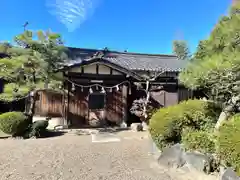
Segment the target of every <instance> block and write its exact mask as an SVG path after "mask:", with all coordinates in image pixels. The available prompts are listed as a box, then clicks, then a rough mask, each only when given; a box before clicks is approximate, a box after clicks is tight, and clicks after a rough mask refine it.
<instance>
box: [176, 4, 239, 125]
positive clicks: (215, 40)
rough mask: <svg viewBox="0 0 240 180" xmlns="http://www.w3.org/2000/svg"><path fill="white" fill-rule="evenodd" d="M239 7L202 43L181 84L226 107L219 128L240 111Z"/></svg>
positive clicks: (220, 118)
mask: <svg viewBox="0 0 240 180" xmlns="http://www.w3.org/2000/svg"><path fill="white" fill-rule="evenodd" d="M239 10H240V3H236V4H234V5H233V6H232V7H231V10H230V12H229V15H228V16H223V17H221V19H220V20H219V22H218V24H217V25H216V26H215V28H214V29H213V31H212V32H211V35H210V37H209V38H208V39H206V40H203V41H201V42H200V43H199V46H198V49H197V52H196V53H195V54H194V57H193V60H192V62H191V63H189V65H188V67H187V68H186V69H185V70H184V71H183V72H182V73H181V74H180V80H181V82H182V83H183V84H184V85H185V86H187V87H188V88H191V89H203V90H204V92H205V93H206V95H207V96H208V97H209V99H211V100H214V101H218V102H219V103H221V104H222V105H223V112H222V113H221V115H220V117H219V120H218V123H217V125H216V128H217V129H218V128H219V126H220V125H221V122H222V121H224V120H226V119H227V118H228V116H229V115H230V114H232V113H235V112H236V111H238V110H239V100H240V94H239V90H240V74H239V72H240V66H239V64H240V26H239V24H240V13H239V12H240V11H239Z"/></svg>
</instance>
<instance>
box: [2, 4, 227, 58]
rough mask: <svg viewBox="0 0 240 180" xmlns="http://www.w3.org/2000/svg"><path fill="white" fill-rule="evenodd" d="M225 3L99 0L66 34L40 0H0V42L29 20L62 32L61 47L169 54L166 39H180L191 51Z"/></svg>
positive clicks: (223, 10) (32, 25)
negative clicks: (187, 44) (92, 10)
mask: <svg viewBox="0 0 240 180" xmlns="http://www.w3.org/2000/svg"><path fill="white" fill-rule="evenodd" d="M50 1H51V2H52V3H54V2H55V1H56V0H48V2H50ZM58 1H59V0H58ZM62 1H64V0H62ZM65 1H66V0H65ZM68 1H71V0H68ZM79 1H80V0H79ZM82 1H88V0H82ZM93 1H94V2H95V1H96V0H93ZM230 2H231V0H172V1H170V0H101V2H100V3H98V6H97V8H95V11H94V13H93V14H92V16H89V17H88V18H86V20H85V21H84V22H83V23H82V24H80V26H79V27H78V28H77V29H75V31H73V32H69V30H68V29H67V28H66V26H64V24H62V23H60V22H59V21H58V20H57V18H56V17H55V16H53V15H52V14H50V13H49V8H47V6H46V0H23V1H22V0H1V16H0V21H1V27H0V41H3V40H8V41H10V40H12V37H13V36H14V35H16V34H18V33H21V32H22V31H23V28H22V24H24V22H25V21H29V23H30V25H29V27H28V28H29V29H31V30H37V29H43V30H46V29H49V28H50V29H51V30H53V31H55V32H59V33H61V34H62V36H63V38H64V40H65V42H66V45H69V46H74V47H85V48H97V49H101V48H104V47H108V48H109V49H112V50H119V51H123V50H125V49H127V50H128V51H131V52H145V53H167V54H169V53H172V41H173V40H174V39H177V38H184V39H185V40H187V41H188V43H189V45H190V47H191V49H192V50H194V49H195V47H196V46H197V44H198V41H199V40H201V39H204V38H206V37H207V36H208V35H209V34H210V32H211V30H212V28H213V27H214V24H216V22H217V21H218V19H219V17H220V16H221V15H223V14H226V13H227V10H228V7H229V5H230Z"/></svg>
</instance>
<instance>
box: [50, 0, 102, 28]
mask: <svg viewBox="0 0 240 180" xmlns="http://www.w3.org/2000/svg"><path fill="white" fill-rule="evenodd" d="M98 4H99V0H47V7H48V8H49V12H50V13H51V14H52V15H54V16H55V17H56V18H57V19H58V21H59V22H61V23H62V24H64V25H65V26H66V28H67V29H68V30H69V31H74V30H76V29H77V28H79V27H80V25H81V24H82V23H83V22H84V21H86V20H87V19H88V18H89V17H90V16H91V15H92V14H93V13H94V11H95V8H96V7H97V6H98Z"/></svg>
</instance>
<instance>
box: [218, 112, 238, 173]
mask: <svg viewBox="0 0 240 180" xmlns="http://www.w3.org/2000/svg"><path fill="white" fill-rule="evenodd" d="M239 137H240V116H239V115H238V116H233V117H232V118H231V119H230V120H229V121H228V122H226V123H224V124H223V125H222V126H221V127H220V129H219V135H218V151H219V156H220V159H221V160H222V162H224V164H225V165H226V166H231V167H234V168H235V169H236V171H237V172H238V174H240V140H239Z"/></svg>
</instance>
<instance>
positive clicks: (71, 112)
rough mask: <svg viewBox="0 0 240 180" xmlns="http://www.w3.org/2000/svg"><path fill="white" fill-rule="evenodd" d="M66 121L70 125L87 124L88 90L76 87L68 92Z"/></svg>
mask: <svg viewBox="0 0 240 180" xmlns="http://www.w3.org/2000/svg"><path fill="white" fill-rule="evenodd" d="M67 119H68V121H70V124H71V125H72V126H81V125H86V124H87V119H88V90H87V89H83V90H82V89H80V88H76V90H75V91H74V92H70V93H69V107H68V115H67Z"/></svg>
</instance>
